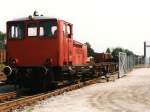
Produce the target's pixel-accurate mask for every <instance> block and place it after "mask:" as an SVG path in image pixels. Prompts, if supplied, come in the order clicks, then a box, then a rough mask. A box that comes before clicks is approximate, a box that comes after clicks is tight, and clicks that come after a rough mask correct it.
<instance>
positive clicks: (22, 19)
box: [12, 16, 58, 21]
mask: <svg viewBox="0 0 150 112" xmlns="http://www.w3.org/2000/svg"><path fill="white" fill-rule="evenodd" d="M44 19H45V20H46V19H56V20H58V19H57V18H54V17H46V16H31V17H23V18H17V19H13V20H12V21H27V20H44Z"/></svg>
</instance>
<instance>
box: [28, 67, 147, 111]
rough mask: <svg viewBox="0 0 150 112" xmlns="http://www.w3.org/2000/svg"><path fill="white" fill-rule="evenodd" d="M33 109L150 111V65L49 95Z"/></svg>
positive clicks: (31, 108) (32, 108)
mask: <svg viewBox="0 0 150 112" xmlns="http://www.w3.org/2000/svg"><path fill="white" fill-rule="evenodd" d="M28 109H30V110H32V111H33V112H150V68H142V69H136V70H134V71H132V72H130V73H128V74H127V76H126V77H123V78H120V79H118V80H116V81H115V82H108V83H97V84H93V85H90V86H87V87H84V88H81V89H79V90H74V91H71V92H67V93H64V94H62V95H59V96H56V97H52V98H49V99H47V100H45V101H43V102H41V103H39V104H38V105H36V106H34V107H28V108H27V110H28Z"/></svg>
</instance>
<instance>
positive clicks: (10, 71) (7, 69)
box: [3, 66, 12, 76]
mask: <svg viewBox="0 0 150 112" xmlns="http://www.w3.org/2000/svg"><path fill="white" fill-rule="evenodd" d="M3 72H4V73H5V74H6V75H7V76H8V75H11V73H12V68H11V67H10V66H6V67H5V68H4V69H3Z"/></svg>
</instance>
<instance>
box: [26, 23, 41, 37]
mask: <svg viewBox="0 0 150 112" xmlns="http://www.w3.org/2000/svg"><path fill="white" fill-rule="evenodd" d="M37 29H38V27H37V24H36V23H28V28H27V32H28V37H35V36H37V35H38V33H37Z"/></svg>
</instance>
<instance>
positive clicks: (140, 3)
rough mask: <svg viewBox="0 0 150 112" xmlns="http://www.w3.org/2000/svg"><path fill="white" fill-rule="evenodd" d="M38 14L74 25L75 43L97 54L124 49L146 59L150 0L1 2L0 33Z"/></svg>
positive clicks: (149, 54) (149, 24) (7, 0)
mask: <svg viewBox="0 0 150 112" xmlns="http://www.w3.org/2000/svg"><path fill="white" fill-rule="evenodd" d="M35 10H37V11H38V12H39V14H43V15H45V16H49V17H57V18H60V19H63V20H65V21H68V22H70V23H72V24H73V25H74V28H73V29H74V31H73V32H74V33H73V34H74V39H75V40H77V41H80V42H82V43H85V42H89V43H90V44H91V46H92V48H94V50H95V51H96V52H105V51H106V49H107V48H108V47H110V48H115V47H123V48H126V49H129V50H131V51H133V52H134V53H136V54H139V55H143V42H144V41H147V42H148V43H149V44H150V41H149V40H150V0H1V5H0V31H3V32H6V21H8V20H12V19H15V18H20V17H26V16H29V15H32V14H33V12H34V11H35ZM147 54H148V56H150V48H147Z"/></svg>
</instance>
